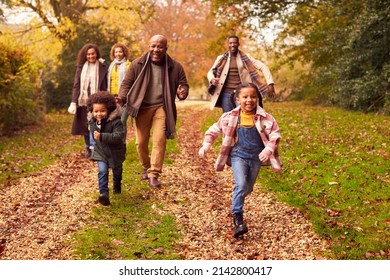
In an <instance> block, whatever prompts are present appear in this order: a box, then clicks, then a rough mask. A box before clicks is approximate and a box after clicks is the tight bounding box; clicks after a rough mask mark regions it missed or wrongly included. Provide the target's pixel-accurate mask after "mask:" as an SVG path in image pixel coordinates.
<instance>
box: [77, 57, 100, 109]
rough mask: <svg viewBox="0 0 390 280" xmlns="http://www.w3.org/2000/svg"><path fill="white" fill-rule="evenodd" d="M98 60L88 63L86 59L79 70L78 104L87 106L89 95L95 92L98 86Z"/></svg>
mask: <svg viewBox="0 0 390 280" xmlns="http://www.w3.org/2000/svg"><path fill="white" fill-rule="evenodd" d="M98 84H99V61H98V60H96V62H95V63H89V62H88V61H86V62H85V63H84V65H83V69H82V70H81V76H80V96H79V100H78V105H79V106H87V99H88V97H89V95H91V94H94V93H96V91H97V90H98V88H99V86H98Z"/></svg>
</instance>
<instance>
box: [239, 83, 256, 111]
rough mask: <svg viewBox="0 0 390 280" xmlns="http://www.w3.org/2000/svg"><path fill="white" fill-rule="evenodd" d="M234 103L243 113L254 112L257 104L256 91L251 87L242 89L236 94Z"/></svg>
mask: <svg viewBox="0 0 390 280" xmlns="http://www.w3.org/2000/svg"><path fill="white" fill-rule="evenodd" d="M236 101H237V102H238V103H239V104H240V106H241V110H243V111H244V112H245V113H249V112H252V111H254V110H256V107H257V102H258V97H257V91H256V89H255V88H251V87H247V88H242V89H241V90H240V91H239V92H238V93H237V97H236Z"/></svg>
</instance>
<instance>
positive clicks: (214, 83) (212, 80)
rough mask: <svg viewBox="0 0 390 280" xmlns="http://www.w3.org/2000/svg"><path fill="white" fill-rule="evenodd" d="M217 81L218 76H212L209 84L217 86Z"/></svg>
mask: <svg viewBox="0 0 390 280" xmlns="http://www.w3.org/2000/svg"><path fill="white" fill-rule="evenodd" d="M218 83H219V78H212V79H211V84H212V85H213V86H217V85H218Z"/></svg>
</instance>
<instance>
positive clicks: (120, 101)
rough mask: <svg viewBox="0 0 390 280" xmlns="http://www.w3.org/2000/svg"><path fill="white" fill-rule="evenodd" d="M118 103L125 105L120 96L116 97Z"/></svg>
mask: <svg viewBox="0 0 390 280" xmlns="http://www.w3.org/2000/svg"><path fill="white" fill-rule="evenodd" d="M115 101H116V103H118V104H119V105H120V106H123V100H122V98H120V97H115Z"/></svg>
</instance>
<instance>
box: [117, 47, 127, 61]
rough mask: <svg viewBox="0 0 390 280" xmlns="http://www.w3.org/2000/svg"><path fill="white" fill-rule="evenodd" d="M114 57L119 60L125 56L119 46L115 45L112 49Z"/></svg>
mask: <svg viewBox="0 0 390 280" xmlns="http://www.w3.org/2000/svg"><path fill="white" fill-rule="evenodd" d="M114 57H115V58H116V60H118V61H121V60H122V59H123V58H124V57H125V53H124V52H123V49H122V48H121V47H117V48H115V50H114Z"/></svg>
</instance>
